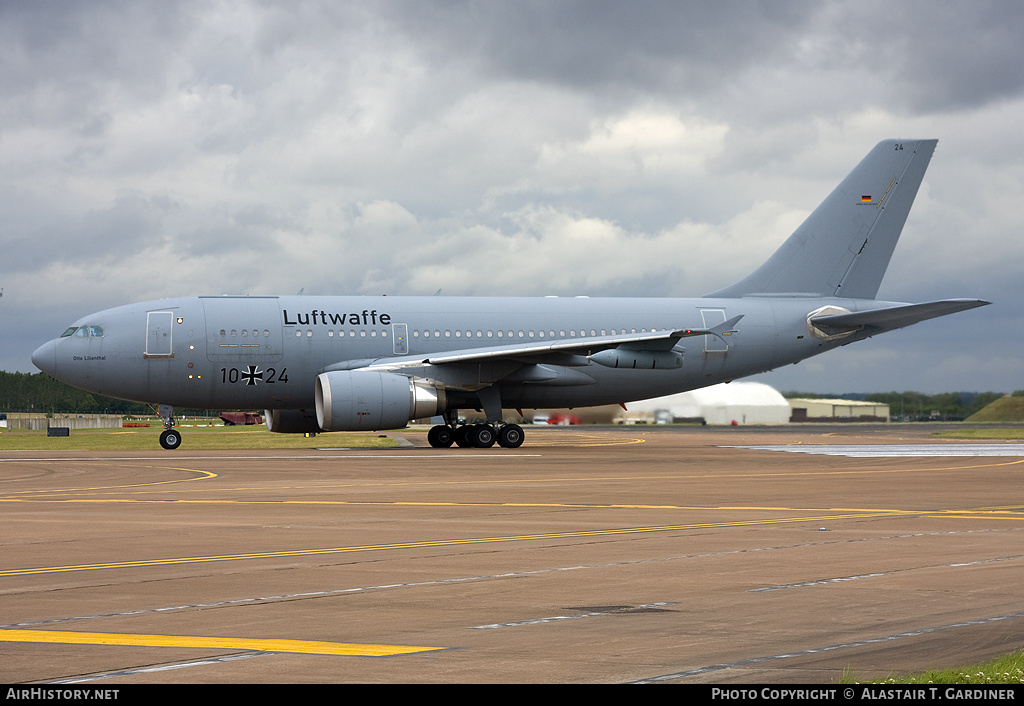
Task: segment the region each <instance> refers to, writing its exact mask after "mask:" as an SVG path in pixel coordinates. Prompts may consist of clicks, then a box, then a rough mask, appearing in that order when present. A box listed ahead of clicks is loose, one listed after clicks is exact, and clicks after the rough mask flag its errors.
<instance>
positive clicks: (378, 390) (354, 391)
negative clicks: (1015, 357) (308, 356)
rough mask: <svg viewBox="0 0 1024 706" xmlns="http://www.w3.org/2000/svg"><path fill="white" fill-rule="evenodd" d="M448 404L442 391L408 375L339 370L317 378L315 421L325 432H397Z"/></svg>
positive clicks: (430, 415) (438, 411)
mask: <svg viewBox="0 0 1024 706" xmlns="http://www.w3.org/2000/svg"><path fill="white" fill-rule="evenodd" d="M446 405H447V400H446V396H445V391H444V389H443V388H438V387H435V386H434V385H432V384H430V383H428V382H427V381H425V380H414V379H412V378H408V377H406V376H405V375H397V374H395V373H379V372H374V371H370V370H336V371H333V372H329V373H321V374H320V375H318V376H317V379H316V419H317V423H318V424H319V425H320V428H321V429H323V430H324V431H373V430H377V429H397V428H400V427H404V426H405V425H406V424H408V423H409V420H411V419H420V418H421V417H433V416H434V415H436V414H440V413H441V412H443V411H444V410H445V409H446Z"/></svg>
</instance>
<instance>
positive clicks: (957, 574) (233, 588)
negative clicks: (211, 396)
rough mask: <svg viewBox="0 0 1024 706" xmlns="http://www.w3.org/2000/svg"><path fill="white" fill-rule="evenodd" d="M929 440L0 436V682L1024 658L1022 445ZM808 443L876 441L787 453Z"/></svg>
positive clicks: (598, 433)
mask: <svg viewBox="0 0 1024 706" xmlns="http://www.w3.org/2000/svg"><path fill="white" fill-rule="evenodd" d="M931 431H932V428H931V427H929V426H927V425H921V426H918V425H913V426H910V425H908V426H901V425H869V426H864V425H850V426H803V425H800V426H797V425H793V426H789V427H779V428H771V429H765V428H754V427H740V428H724V429H723V428H707V429H701V428H658V429H655V428H648V427H627V428H617V429H611V428H591V427H577V428H560V429H547V428H527V436H526V444H524V445H523V446H522V447H521V448H519V449H515V450H506V449H501V448H500V447H494V448H492V449H458V448H452V449H443V450H439V449H431V448H427V446H426V437H425V433H423V432H421V431H417V430H412V431H408V432H405V433H403V434H402V435H401V439H402V440H403V444H402V446H400V447H399V448H397V449H390V450H371V451H368V450H358V449H357V450H331V451H322V450H316V449H311V450H308V451H260V452H246V453H238V452H231V451H224V452H190V451H189V450H188V438H187V435H186V438H185V443H184V444H183V445H182V447H181V448H180V449H179V450H178V451H175V452H164V451H162V450H160V449H159V448H154V450H153V452H152V453H144V454H139V453H128V452H125V453H85V452H68V453H62V454H59V455H57V454H47V453H45V452H2V451H0V508H2V511H0V546H2V552H0V682H4V683H36V682H48V683H83V684H91V685H93V686H98V687H105V686H107V685H112V684H118V683H153V682H166V683H190V684H195V683H314V682H328V683H341V682H361V683H366V682H381V683H398V682H420V683H427V682H477V683H481V682H490V683H493V682H501V683H525V682H528V683H552V682H555V683H570V682H598V683H623V682H668V683H709V682H714V683H720V684H739V683H743V684H751V683H757V684H770V683H832V682H836V681H838V680H839V678H840V677H841V676H842V673H843V670H844V669H847V668H849V669H851V670H853V671H854V672H856V673H857V674H859V675H862V676H864V677H868V676H876V675H885V674H889V673H891V672H904V671H916V670H922V669H926V668H933V667H953V666H958V665H963V664H970V663H972V662H978V661H983V660H987V659H990V658H992V657H995V656H998V655H1001V654H1005V653H1008V652H1010V651H1013V650H1017V649H1021V648H1024V587H1022V585H1021V576H1022V575H1024V574H1022V569H1024V490H1022V484H1021V482H1020V481H1021V478H1022V475H1024V446H1022V445H1020V444H1009V443H1008V444H999V443H992V442H986V443H985V446H989V447H993V450H991V451H987V452H984V454H985V455H965V454H970V453H972V452H976V450H977V449H981V448H982V446H981V445H979V446H977V447H974V445H971V444H964V443H963V442H959V441H940V440H936V439H934V438H932V437H931V436H930V433H931ZM897 445H898V447H899V448H897ZM913 445H920V446H923V447H925V448H924V449H923V452H924V453H927V454H928V455H920V453H921V452H919V453H917V454H915V453H913V452H909V455H896V452H897V451H899V450H900V449H901V448H902V449H903V450H904V452H906V449H909V448H911V447H912V446H913ZM154 446H155V447H156V439H155V437H154ZM812 446H823V447H826V448H828V447H832V448H838V447H857V448H854V451H857V450H858V449H859V450H862V451H863V450H867V449H868V448H874V449H875V451H876V453H875V454H874V455H870V456H867V457H865V456H857V455H853V456H851V455H827V454H823V453H784V452H783V450H784V449H787V448H788V449H792V448H793V447H805V448H804V449H803V450H805V451H806V450H807V448H809V447H812ZM964 446H966V447H968V448H967V449H962V448H960V449H958V448H956V447H964ZM745 447H760V448H745ZM938 448H942V449H943V450H944V454H945V453H948V454H954V455H931V454H933V453H934V451H935V449H938ZM972 448H974V451H972ZM879 449H880V451H879ZM997 451H998V452H1002V453H1003V455H995V454H996V453H997ZM1006 453H1008V454H1009V455H1005V454H1006Z"/></svg>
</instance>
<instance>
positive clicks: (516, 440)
mask: <svg viewBox="0 0 1024 706" xmlns="http://www.w3.org/2000/svg"><path fill="white" fill-rule="evenodd" d="M523 436H524V434H523V428H522V427H521V426H519V425H518V424H506V425H505V426H503V427H502V428H501V430H500V431H499V432H498V445H499V446H501V447H502V448H505V449H518V448H519V447H520V446H522V445H523Z"/></svg>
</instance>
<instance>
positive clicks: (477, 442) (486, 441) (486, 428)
mask: <svg viewBox="0 0 1024 706" xmlns="http://www.w3.org/2000/svg"><path fill="white" fill-rule="evenodd" d="M469 438H470V440H471V441H472V442H473V446H475V447H476V448H478V449H489V448H491V447H492V446H494V442H496V441H497V440H498V435H497V433H496V432H495V431H494V427H492V426H491V425H490V424H477V425H476V426H475V427H473V431H472V432H470V435H469Z"/></svg>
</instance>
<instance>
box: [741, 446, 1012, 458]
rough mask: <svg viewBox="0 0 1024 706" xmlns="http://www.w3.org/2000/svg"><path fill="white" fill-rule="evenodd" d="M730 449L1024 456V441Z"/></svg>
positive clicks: (860, 455)
mask: <svg viewBox="0 0 1024 706" xmlns="http://www.w3.org/2000/svg"><path fill="white" fill-rule="evenodd" d="M722 448H727V449H752V450H756V451H788V452H789V453H798V454H817V455H820V456H850V457H853V458H900V457H904V458H906V457H916V456H1019V457H1024V444H858V445H855V446H840V445H831V444H829V445H825V444H820V445H812V444H796V445H786V446H783V445H779V446H725V447H722Z"/></svg>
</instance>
